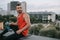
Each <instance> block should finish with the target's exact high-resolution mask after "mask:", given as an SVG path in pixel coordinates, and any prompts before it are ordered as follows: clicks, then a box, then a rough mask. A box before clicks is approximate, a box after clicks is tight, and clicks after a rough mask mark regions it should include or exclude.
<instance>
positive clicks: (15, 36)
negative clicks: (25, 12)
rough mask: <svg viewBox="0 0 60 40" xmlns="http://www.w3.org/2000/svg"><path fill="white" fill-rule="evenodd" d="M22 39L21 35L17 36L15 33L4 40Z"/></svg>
mask: <svg viewBox="0 0 60 40" xmlns="http://www.w3.org/2000/svg"><path fill="white" fill-rule="evenodd" d="M21 37H24V36H23V35H22V34H20V35H18V34H16V33H14V34H12V35H10V36H8V37H7V38H5V39H4V40H18V39H19V38H21Z"/></svg>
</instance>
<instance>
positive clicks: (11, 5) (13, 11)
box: [7, 1, 26, 16]
mask: <svg viewBox="0 0 60 40" xmlns="http://www.w3.org/2000/svg"><path fill="white" fill-rule="evenodd" d="M17 3H21V6H22V9H23V12H26V2H25V1H24V2H19V1H11V2H10V3H8V6H7V7H8V8H7V10H8V12H9V14H13V15H15V16H16V15H17V12H16V5H17Z"/></svg>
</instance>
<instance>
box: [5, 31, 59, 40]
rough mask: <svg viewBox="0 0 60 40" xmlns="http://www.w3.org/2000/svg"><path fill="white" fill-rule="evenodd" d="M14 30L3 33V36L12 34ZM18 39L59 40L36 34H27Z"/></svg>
mask: <svg viewBox="0 0 60 40" xmlns="http://www.w3.org/2000/svg"><path fill="white" fill-rule="evenodd" d="M13 33H14V32H13V31H12V32H7V33H6V34H4V36H9V35H11V34H13ZM19 40H60V39H55V38H49V37H43V36H36V35H29V36H27V37H23V38H20V39H19Z"/></svg>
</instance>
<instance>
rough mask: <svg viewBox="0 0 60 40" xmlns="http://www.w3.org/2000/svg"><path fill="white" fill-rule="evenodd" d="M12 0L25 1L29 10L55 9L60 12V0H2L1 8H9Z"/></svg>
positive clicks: (54, 10)
mask: <svg viewBox="0 0 60 40" xmlns="http://www.w3.org/2000/svg"><path fill="white" fill-rule="evenodd" d="M10 1H20V2H22V1H25V2H26V3H27V11H28V12H38V11H53V12H56V13H58V14H59V13H60V0H0V8H3V9H4V10H7V3H9V2H10Z"/></svg>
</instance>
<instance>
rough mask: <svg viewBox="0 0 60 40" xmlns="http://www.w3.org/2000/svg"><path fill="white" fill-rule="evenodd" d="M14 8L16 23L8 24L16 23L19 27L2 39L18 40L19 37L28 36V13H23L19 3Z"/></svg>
mask: <svg viewBox="0 0 60 40" xmlns="http://www.w3.org/2000/svg"><path fill="white" fill-rule="evenodd" d="M16 10H17V12H18V16H17V22H16V23H13V22H12V23H10V25H18V28H19V29H18V30H17V31H16V32H15V33H14V34H13V35H10V36H9V37H7V38H5V39H4V40H18V39H19V38H21V37H26V36H28V29H29V27H30V25H31V23H30V18H29V15H28V14H27V13H23V11H22V7H21V5H20V4H17V6H16ZM13 27H14V26H13Z"/></svg>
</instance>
